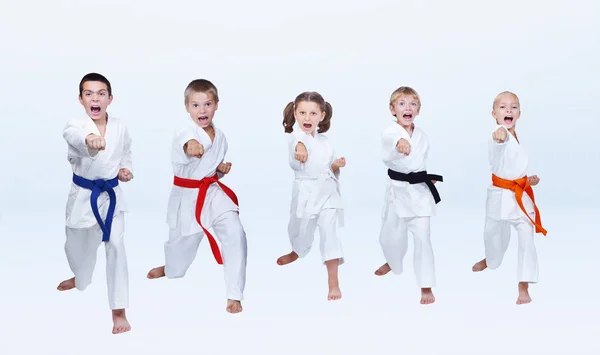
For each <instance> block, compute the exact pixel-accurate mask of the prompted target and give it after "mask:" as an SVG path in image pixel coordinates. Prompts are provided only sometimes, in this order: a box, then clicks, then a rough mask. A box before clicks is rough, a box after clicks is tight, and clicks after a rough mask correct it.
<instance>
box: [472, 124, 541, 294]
mask: <svg viewBox="0 0 600 355" xmlns="http://www.w3.org/2000/svg"><path fill="white" fill-rule="evenodd" d="M500 127H503V126H500V125H498V126H496V128H495V129H494V131H495V130H496V129H498V128H500ZM507 137H508V138H507V140H506V141H505V142H503V143H497V142H496V141H494V140H493V139H492V137H491V134H490V138H489V144H488V158H489V163H490V168H491V172H492V174H494V175H496V176H498V177H500V178H502V179H507V180H516V179H519V178H522V177H524V176H525V175H526V174H527V165H528V162H529V156H528V154H527V151H526V150H525V148H524V147H523V145H522V142H521V143H519V142H517V140H516V139H515V137H514V136H513V135H512V134H510V132H508V130H507ZM523 206H524V207H525V210H526V211H527V214H529V216H531V218H532V219H533V220H535V210H534V204H533V201H532V200H531V199H530V198H529V196H528V195H527V194H526V193H523ZM511 225H512V226H513V227H514V228H515V229H516V231H517V234H518V236H519V249H518V269H517V279H518V281H519V282H533V283H535V282H537V281H538V260H537V252H536V249H535V244H534V240H533V237H534V234H535V226H534V225H533V223H531V221H530V220H529V218H527V216H526V215H525V213H523V211H522V210H521V208H520V207H519V205H518V204H517V199H516V198H515V193H514V192H513V191H511V190H507V189H503V188H499V187H496V186H493V185H490V186H489V187H488V189H487V200H486V217H485V226H484V246H485V258H486V263H487V266H488V268H490V269H496V268H498V267H499V266H500V264H502V259H503V258H504V254H505V253H506V249H507V248H508V244H509V242H510V226H511Z"/></svg>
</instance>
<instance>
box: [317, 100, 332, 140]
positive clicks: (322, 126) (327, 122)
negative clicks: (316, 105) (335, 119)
mask: <svg viewBox="0 0 600 355" xmlns="http://www.w3.org/2000/svg"><path fill="white" fill-rule="evenodd" d="M323 108H324V110H323V111H325V118H323V121H321V122H319V133H325V132H327V131H328V130H329V127H330V126H331V117H332V116H333V107H332V106H331V104H330V103H329V102H327V101H325V105H324V107H323Z"/></svg>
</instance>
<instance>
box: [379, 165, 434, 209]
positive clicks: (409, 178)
mask: <svg viewBox="0 0 600 355" xmlns="http://www.w3.org/2000/svg"><path fill="white" fill-rule="evenodd" d="M388 176H389V177H390V179H392V180H396V181H404V182H408V183H409V184H411V185H412V184H420V183H425V185H427V187H428V188H429V191H431V194H432V195H433V199H434V200H435V203H436V204H437V203H439V202H440V201H441V200H442V199H441V198H440V194H439V192H438V190H437V189H436V188H435V185H434V184H433V182H432V180H434V181H444V178H443V177H442V176H441V175H435V174H428V173H427V171H426V170H423V171H417V172H413V173H408V174H405V173H400V172H397V171H394V170H392V169H388Z"/></svg>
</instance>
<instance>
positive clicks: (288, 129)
mask: <svg viewBox="0 0 600 355" xmlns="http://www.w3.org/2000/svg"><path fill="white" fill-rule="evenodd" d="M294 123H296V118H294V101H290V103H289V104H287V105H286V106H285V109H283V129H284V131H285V133H292V131H293V130H294Z"/></svg>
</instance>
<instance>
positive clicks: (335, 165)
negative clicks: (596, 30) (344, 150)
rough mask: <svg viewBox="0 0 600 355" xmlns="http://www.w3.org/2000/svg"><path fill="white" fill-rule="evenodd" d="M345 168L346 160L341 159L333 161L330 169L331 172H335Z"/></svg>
mask: <svg viewBox="0 0 600 355" xmlns="http://www.w3.org/2000/svg"><path fill="white" fill-rule="evenodd" d="M345 166H346V158H344V157H341V158H339V159H336V160H334V161H333V164H332V168H333V170H337V169H339V168H343V167H345Z"/></svg>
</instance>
